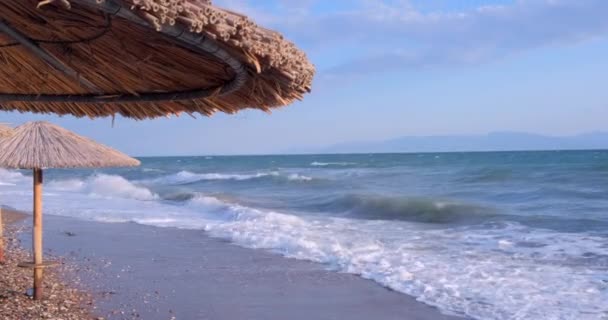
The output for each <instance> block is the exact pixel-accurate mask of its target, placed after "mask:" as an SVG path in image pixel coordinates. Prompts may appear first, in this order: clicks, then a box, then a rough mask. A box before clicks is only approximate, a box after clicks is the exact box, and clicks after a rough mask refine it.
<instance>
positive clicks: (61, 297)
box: [0, 209, 97, 320]
mask: <svg viewBox="0 0 608 320" xmlns="http://www.w3.org/2000/svg"><path fill="white" fill-rule="evenodd" d="M2 215H3V221H4V223H5V224H6V226H5V228H6V230H5V244H6V264H0V318H1V319H3V320H26V319H27V320H30V319H31V320H34V319H64V320H82V319H96V318H97V317H95V316H93V314H92V311H93V309H92V301H91V298H90V296H89V295H87V294H86V293H85V292H84V291H80V290H77V289H75V288H74V287H71V286H69V285H67V283H71V282H72V281H69V280H67V279H65V278H63V276H65V275H67V274H68V273H70V271H71V270H70V268H69V267H68V266H65V265H63V266H60V267H58V268H57V269H56V270H49V271H47V272H46V275H45V283H44V289H45V291H46V294H47V296H46V299H45V300H43V301H34V300H32V299H31V298H30V297H28V296H26V289H28V288H31V286H32V271H31V270H30V269H23V268H19V267H18V266H17V265H18V264H19V263H21V262H25V261H30V260H31V258H30V253H29V251H28V250H27V249H26V248H25V247H24V246H23V243H22V242H21V241H20V239H19V238H21V237H23V236H25V233H24V232H23V229H27V227H25V222H24V221H23V220H24V219H26V218H28V216H27V215H26V214H23V213H21V212H17V211H14V210H10V209H2Z"/></svg>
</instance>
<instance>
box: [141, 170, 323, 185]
mask: <svg viewBox="0 0 608 320" xmlns="http://www.w3.org/2000/svg"><path fill="white" fill-rule="evenodd" d="M265 177H277V178H279V177H282V178H285V179H287V180H290V181H311V180H312V179H313V178H311V177H308V176H304V175H300V174H297V173H293V174H289V175H287V176H283V175H281V173H280V172H278V171H268V172H257V173H251V174H244V173H243V174H237V173H233V174H230V173H194V172H190V171H180V172H178V173H175V174H171V175H166V176H162V177H158V178H155V179H148V180H142V181H140V182H141V183H143V184H156V185H180V184H190V183H195V182H198V181H221V180H233V181H246V180H253V179H260V178H265Z"/></svg>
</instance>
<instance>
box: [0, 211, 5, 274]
mask: <svg viewBox="0 0 608 320" xmlns="http://www.w3.org/2000/svg"><path fill="white" fill-rule="evenodd" d="M3 237H4V225H3V224H2V208H0V264H4V263H5V262H6V260H5V258H4V238H3Z"/></svg>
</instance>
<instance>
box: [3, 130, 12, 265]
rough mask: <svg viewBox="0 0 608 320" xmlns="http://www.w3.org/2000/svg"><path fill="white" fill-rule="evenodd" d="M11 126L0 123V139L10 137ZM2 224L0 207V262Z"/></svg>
mask: <svg viewBox="0 0 608 320" xmlns="http://www.w3.org/2000/svg"><path fill="white" fill-rule="evenodd" d="M12 134H13V128H11V127H8V126H5V125H2V124H0V139H4V138H7V137H10V136H11V135H12ZM4 262H5V258H4V224H3V221H2V208H0V264H4Z"/></svg>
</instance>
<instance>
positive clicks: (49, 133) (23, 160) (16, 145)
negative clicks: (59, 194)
mask: <svg viewBox="0 0 608 320" xmlns="http://www.w3.org/2000/svg"><path fill="white" fill-rule="evenodd" d="M139 164H140V162H139V161H138V160H136V159H133V158H131V157H129V156H127V155H125V154H123V153H121V152H119V151H116V150H114V149H112V148H109V147H106V146H104V145H101V144H99V143H96V142H94V141H93V140H91V139H88V138H84V137H81V136H79V135H77V134H75V133H72V132H70V131H68V130H65V129H63V128H61V127H58V126H56V125H53V124H51V123H48V122H29V123H26V124H24V125H21V126H19V127H17V128H15V129H14V132H13V134H12V135H10V136H9V137H7V138H3V139H0V167H2V168H11V169H32V170H33V172H34V210H33V211H34V233H33V244H34V246H33V247H34V262H33V263H24V264H22V266H25V267H29V268H32V269H34V298H35V299H40V298H42V271H43V269H44V268H45V267H46V266H47V265H46V264H44V263H43V261H42V170H43V169H46V168H100V167H131V166H138V165H139Z"/></svg>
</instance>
